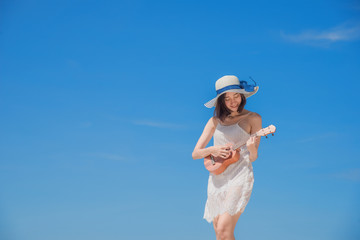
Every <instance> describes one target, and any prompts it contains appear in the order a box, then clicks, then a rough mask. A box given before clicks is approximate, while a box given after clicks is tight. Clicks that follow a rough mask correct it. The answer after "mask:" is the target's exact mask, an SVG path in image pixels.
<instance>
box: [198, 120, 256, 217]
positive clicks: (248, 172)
mask: <svg viewBox="0 0 360 240" xmlns="http://www.w3.org/2000/svg"><path fill="white" fill-rule="evenodd" d="M213 138H214V145H215V146H216V145H225V144H227V143H229V142H231V143H233V144H237V143H239V142H243V143H246V141H247V140H248V139H249V138H250V135H249V134H248V133H247V132H246V131H245V130H244V129H242V128H241V127H240V126H239V125H238V124H237V123H236V124H233V125H229V126H225V125H221V124H220V123H218V125H217V127H216V130H215V132H214V135H213ZM253 184H254V174H253V168H252V163H251V162H250V159H249V151H248V150H247V147H246V145H245V146H243V147H241V151H240V160H239V161H237V162H235V163H233V164H231V165H230V166H228V167H227V168H226V170H225V171H224V172H222V173H221V174H219V175H215V174H212V173H210V175H209V180H208V189H207V195H208V196H207V201H206V204H205V212H204V219H205V220H206V221H208V222H209V223H211V222H212V221H213V219H214V218H215V217H216V216H217V215H219V214H223V213H225V212H228V213H229V214H230V215H235V214H236V213H237V212H239V211H240V212H241V213H242V212H244V210H245V207H246V205H247V203H248V202H249V199H250V196H251V192H252V188H253Z"/></svg>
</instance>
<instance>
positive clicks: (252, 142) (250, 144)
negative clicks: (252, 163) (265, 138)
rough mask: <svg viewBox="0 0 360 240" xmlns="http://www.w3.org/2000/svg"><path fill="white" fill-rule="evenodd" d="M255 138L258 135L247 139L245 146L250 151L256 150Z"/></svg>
mask: <svg viewBox="0 0 360 240" xmlns="http://www.w3.org/2000/svg"><path fill="white" fill-rule="evenodd" d="M257 138H259V137H256V136H254V137H250V138H249V140H247V142H246V147H247V149H248V150H249V151H250V152H255V151H256V146H255V141H256V140H257Z"/></svg>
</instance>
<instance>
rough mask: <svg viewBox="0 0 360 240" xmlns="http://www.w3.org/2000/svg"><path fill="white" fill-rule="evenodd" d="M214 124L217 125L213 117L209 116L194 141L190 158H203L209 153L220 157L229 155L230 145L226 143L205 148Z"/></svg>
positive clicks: (213, 129) (214, 126) (211, 134)
mask: <svg viewBox="0 0 360 240" xmlns="http://www.w3.org/2000/svg"><path fill="white" fill-rule="evenodd" d="M216 125H217V122H216V119H215V118H214V117H212V118H210V119H209V121H208V122H207V124H206V126H205V128H204V131H203V133H202V134H201V136H200V138H199V140H198V142H197V143H196V146H195V148H194V151H193V152H192V158H193V159H194V160H195V159H200V158H204V157H206V156H209V155H210V154H211V155H213V156H214V157H222V158H227V157H229V156H230V154H231V151H230V147H229V146H226V145H223V146H221V145H219V146H211V147H207V148H205V147H206V145H207V144H208V143H209V141H210V139H211V138H212V136H213V135H214V132H215V129H216Z"/></svg>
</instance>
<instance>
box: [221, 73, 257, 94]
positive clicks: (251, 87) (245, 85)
mask: <svg viewBox="0 0 360 240" xmlns="http://www.w3.org/2000/svg"><path fill="white" fill-rule="evenodd" d="M250 79H251V80H253V81H254V79H252V78H251V77H250ZM254 82H255V81H254ZM255 87H256V82H255V84H249V83H247V82H246V81H240V85H229V86H226V87H223V88H220V89H219V90H217V91H216V93H217V95H219V94H221V93H223V92H225V91H227V90H230V89H244V90H245V91H246V92H253V91H254V90H255Z"/></svg>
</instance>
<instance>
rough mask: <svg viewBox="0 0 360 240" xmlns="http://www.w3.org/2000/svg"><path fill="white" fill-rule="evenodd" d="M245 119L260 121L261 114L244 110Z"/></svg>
mask: <svg viewBox="0 0 360 240" xmlns="http://www.w3.org/2000/svg"><path fill="white" fill-rule="evenodd" d="M246 111H247V112H246V115H247V119H248V121H249V122H261V115H260V114H258V113H257V112H251V111H249V110H246Z"/></svg>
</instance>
